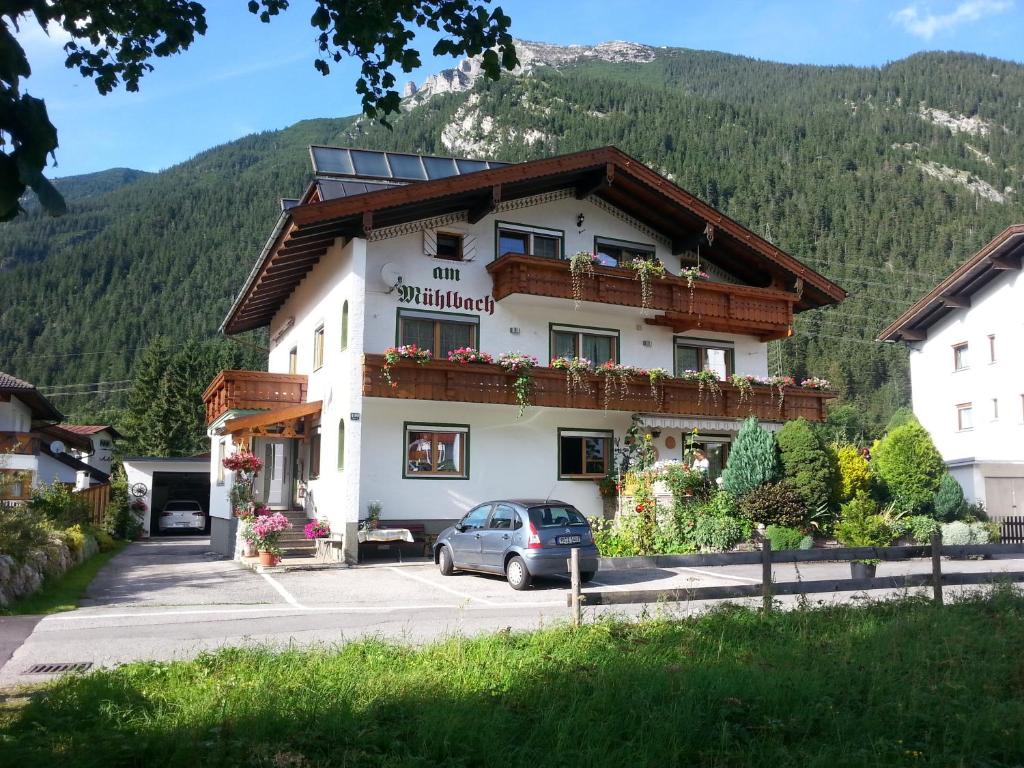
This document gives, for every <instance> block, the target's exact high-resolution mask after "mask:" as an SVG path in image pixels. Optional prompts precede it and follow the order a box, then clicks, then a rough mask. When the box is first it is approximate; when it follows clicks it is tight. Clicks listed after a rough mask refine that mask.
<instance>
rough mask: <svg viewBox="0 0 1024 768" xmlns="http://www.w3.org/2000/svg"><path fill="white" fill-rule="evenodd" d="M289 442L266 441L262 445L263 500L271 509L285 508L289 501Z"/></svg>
mask: <svg viewBox="0 0 1024 768" xmlns="http://www.w3.org/2000/svg"><path fill="white" fill-rule="evenodd" d="M288 446H289V442H287V441H284V440H273V441H269V440H268V441H267V443H266V444H265V445H264V447H263V500H264V503H265V504H266V505H267V506H268V507H270V508H271V509H287V508H288V507H289V506H290V503H291V490H290V488H291V479H290V477H291V461H290V460H289V456H288V454H289V451H288Z"/></svg>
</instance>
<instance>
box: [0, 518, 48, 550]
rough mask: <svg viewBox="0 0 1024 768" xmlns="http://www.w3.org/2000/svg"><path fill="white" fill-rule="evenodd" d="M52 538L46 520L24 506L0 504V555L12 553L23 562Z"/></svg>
mask: <svg viewBox="0 0 1024 768" xmlns="http://www.w3.org/2000/svg"><path fill="white" fill-rule="evenodd" d="M49 538H50V528H49V526H48V525H47V523H46V521H45V520H43V519H41V518H39V517H37V516H36V515H34V514H32V513H31V512H29V510H28V509H27V508H26V507H24V506H17V507H9V506H5V505H2V504H0V555H10V556H11V557H13V558H14V559H15V560H17V561H18V562H23V561H24V560H25V557H26V555H28V553H29V552H32V551H33V550H37V549H40V548H41V547H44V546H45V545H46V544H47V542H48V541H49Z"/></svg>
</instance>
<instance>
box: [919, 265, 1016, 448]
mask: <svg viewBox="0 0 1024 768" xmlns="http://www.w3.org/2000/svg"><path fill="white" fill-rule="evenodd" d="M989 335H993V336H995V349H996V355H995V361H994V362H992V361H991V360H990V356H989V339H988V337H989ZM963 342H967V344H968V354H969V366H968V368H967V369H966V370H962V371H955V370H954V369H953V346H954V345H955V344H960V343H963ZM915 346H916V347H917V348H916V349H915V348H912V349H911V352H910V375H911V383H912V387H913V404H914V413H915V414H916V415H917V417H918V419H920V421H921V423H922V424H923V425H924V426H925V428H927V429H928V431H929V432H930V433H931V435H932V438H933V439H934V440H935V445H936V447H937V448H938V449H939V452H940V453H941V454H942V457H943V458H944V459H945V460H946V461H947V462H955V461H958V460H963V459H974V460H976V461H1003V462H1005V461H1022V462H1024V275H1022V273H1021V272H1019V271H1009V272H1006V273H1004V275H1003V276H1002V277H1000V278H997V279H996V281H994V282H993V283H991V284H990V285H988V286H986V287H985V288H984V289H982V290H981V291H979V292H977V293H976V294H974V296H973V297H972V300H971V307H970V308H968V309H961V310H957V311H956V312H953V313H951V314H950V315H948V316H947V317H946V318H945V319H944V320H942V321H941V322H939V323H937V324H935V325H933V326H932V327H931V328H929V329H928V339H927V341H924V342H920V343H919V344H916V345H915ZM993 399H995V400H997V401H998V403H999V415H998V418H994V416H993V412H992V400H993ZM960 403H971V404H972V405H973V421H974V428H973V429H970V430H965V431H959V430H958V429H957V411H956V406H957V405H958V404H960Z"/></svg>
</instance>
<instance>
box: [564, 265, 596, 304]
mask: <svg viewBox="0 0 1024 768" xmlns="http://www.w3.org/2000/svg"><path fill="white" fill-rule="evenodd" d="M596 263H597V254H596V253H588V252H587V251H580V252H579V253H574V254H573V255H572V256H570V257H569V275H570V276H571V277H572V300H573V309H579V307H580V302H581V301H583V279H584V278H585V277H593V276H594V265H595V264H596Z"/></svg>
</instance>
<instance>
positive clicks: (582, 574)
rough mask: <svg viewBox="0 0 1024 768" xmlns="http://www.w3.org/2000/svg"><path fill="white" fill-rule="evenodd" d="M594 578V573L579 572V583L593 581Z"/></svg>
mask: <svg viewBox="0 0 1024 768" xmlns="http://www.w3.org/2000/svg"><path fill="white" fill-rule="evenodd" d="M595 576H597V572H596V571H580V581H582V582H583V583H584V584H586V583H587V582H588V581H593V580H594V577H595Z"/></svg>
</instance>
